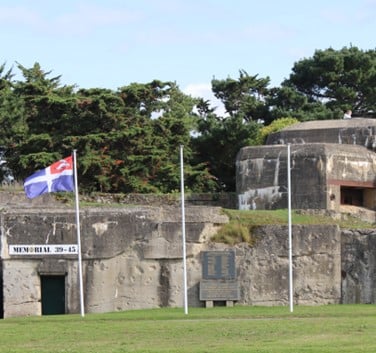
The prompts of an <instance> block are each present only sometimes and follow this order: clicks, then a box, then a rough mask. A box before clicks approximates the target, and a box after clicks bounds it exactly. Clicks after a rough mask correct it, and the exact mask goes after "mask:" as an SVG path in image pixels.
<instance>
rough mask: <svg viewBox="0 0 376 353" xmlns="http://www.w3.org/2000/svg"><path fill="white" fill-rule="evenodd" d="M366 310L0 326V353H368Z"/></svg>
mask: <svg viewBox="0 0 376 353" xmlns="http://www.w3.org/2000/svg"><path fill="white" fill-rule="evenodd" d="M375 330H376V307H375V306H373V305H330V306H317V307H303V306H296V307H295V308H294V312H293V313H290V312H289V309H288V308H287V307H245V306H235V307H234V308H225V307H215V308H212V309H203V308H190V309H189V314H188V315H184V312H183V309H180V308H179V309H165V308H164V309H154V310H139V311H129V312H119V313H109V314H91V315H87V316H86V317H85V318H81V317H80V316H76V315H62V316H43V317H32V318H16V319H5V320H2V321H0V332H1V335H0V340H1V343H2V344H1V345H0V352H7V353H12V352H13V353H15V352H23V353H27V352H38V353H43V352H50V353H51V352H80V353H86V352H101V353H106V352H216V353H220V352H229V353H230V352H231V353H235V352H260V353H261V352H263V353H266V352H268V353H273V352H278V353H284V352H289V353H291V352H299V353H301V352H320V353H323V352H341V353H344V352H352V353H353V352H370V353H371V352H372V353H373V352H375V351H376V340H375V339H374V332H375Z"/></svg>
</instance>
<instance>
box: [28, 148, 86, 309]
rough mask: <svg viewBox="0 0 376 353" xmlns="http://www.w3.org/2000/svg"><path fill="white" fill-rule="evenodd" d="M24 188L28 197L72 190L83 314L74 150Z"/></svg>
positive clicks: (82, 303)
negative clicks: (73, 194)
mask: <svg viewBox="0 0 376 353" xmlns="http://www.w3.org/2000/svg"><path fill="white" fill-rule="evenodd" d="M24 190H25V193H26V196H27V197H28V198H29V199H32V198H34V197H37V196H40V195H43V194H45V193H50V192H59V191H74V192H75V201H76V228H77V248H78V272H79V283H80V307H81V316H84V315H85V313H84V301H83V283H82V259H81V235H80V217H79V200H78V183H77V162H76V150H74V151H73V156H69V157H66V158H64V159H61V160H59V161H57V162H55V163H53V164H51V165H50V166H48V167H47V168H45V169H41V170H38V171H37V172H35V173H34V174H32V175H30V176H29V177H27V178H26V179H25V182H24Z"/></svg>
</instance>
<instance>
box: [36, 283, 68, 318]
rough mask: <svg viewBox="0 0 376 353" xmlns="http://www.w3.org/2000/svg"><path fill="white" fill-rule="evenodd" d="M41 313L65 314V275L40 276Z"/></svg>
mask: <svg viewBox="0 0 376 353" xmlns="http://www.w3.org/2000/svg"><path fill="white" fill-rule="evenodd" d="M40 279H41V290H42V315H57V314H65V276H41V277H40Z"/></svg>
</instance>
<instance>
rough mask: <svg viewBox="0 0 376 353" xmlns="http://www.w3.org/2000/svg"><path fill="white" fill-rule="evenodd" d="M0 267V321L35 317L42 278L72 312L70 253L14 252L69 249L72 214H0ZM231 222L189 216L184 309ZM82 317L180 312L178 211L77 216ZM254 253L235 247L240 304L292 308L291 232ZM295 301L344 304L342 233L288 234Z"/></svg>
mask: <svg viewBox="0 0 376 353" xmlns="http://www.w3.org/2000/svg"><path fill="white" fill-rule="evenodd" d="M0 216H1V259H2V265H3V272H2V279H3V299H4V317H12V316H23V315H40V314H41V300H42V298H41V284H40V276H41V275H48V274H49V275H53V274H60V275H65V276H66V277H65V278H66V279H65V283H66V312H67V313H78V312H79V311H80V308H79V290H78V288H79V286H78V268H77V258H76V256H75V255H61V256H59V257H54V256H50V255H44V256H43V255H40V254H39V255H37V254H33V255H27V256H25V255H17V256H11V255H9V253H8V246H9V245H11V244H13V245H14V244H38V243H40V244H65V243H71V242H74V238H75V225H74V217H75V215H74V212H72V211H68V210H60V211H59V210H58V209H55V210H49V211H48V210H41V209H40V210H38V209H33V210H28V211H24V212H20V211H15V210H13V211H11V210H8V211H7V212H3V213H1V214H0ZM226 222H227V217H226V216H224V215H223V214H222V212H221V209H220V208H206V207H189V208H187V210H186V238H187V244H186V245H187V269H188V304H189V306H203V305H204V303H202V302H200V300H199V283H200V280H201V279H202V259H201V254H202V252H203V251H208V250H226V249H233V247H229V246H226V245H225V244H216V243H213V242H211V241H210V238H211V236H212V235H213V234H214V233H215V232H216V230H217V229H218V227H220V226H221V225H222V224H223V223H226ZM81 226H82V227H81V238H82V257H83V279H84V302H85V312H108V311H117V310H127V309H140V308H156V307H163V306H171V307H174V306H183V266H182V242H181V219H180V212H178V210H177V209H176V208H175V207H172V208H169V207H144V208H141V207H135V208H126V209H113V208H112V209H106V208H100V209H87V210H83V211H82V212H81ZM254 234H255V237H256V243H255V246H254V247H249V246H248V245H247V244H239V245H238V246H236V247H235V250H236V264H237V274H238V279H239V283H240V286H241V288H240V292H241V299H240V300H239V302H240V303H241V304H254V305H261V304H262V305H277V304H287V303H288V288H289V283H288V265H289V264H288V240H287V239H288V232H287V228H286V227H272V226H269V227H261V228H258V229H256V230H255V233H254ZM293 266H294V293H295V294H294V301H295V303H296V304H322V303H324V304H327V303H338V302H340V301H341V299H340V297H341V294H340V293H341V274H340V272H341V254H340V233H339V230H338V228H337V227H327V226H313V227H302V226H294V227H293Z"/></svg>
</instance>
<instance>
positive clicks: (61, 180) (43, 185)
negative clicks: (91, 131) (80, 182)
mask: <svg viewBox="0 0 376 353" xmlns="http://www.w3.org/2000/svg"><path fill="white" fill-rule="evenodd" d="M24 189H25V193H26V196H27V197H28V198H29V199H32V198H34V197H37V196H40V195H42V194H45V193H48V192H58V191H74V183H73V158H72V156H69V157H67V158H64V159H61V160H60V161H58V162H55V163H54V164H51V165H50V166H49V167H47V168H45V169H41V170H38V171H37V172H35V173H34V174H32V175H30V176H29V177H28V178H26V179H25V182H24Z"/></svg>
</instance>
